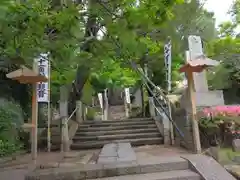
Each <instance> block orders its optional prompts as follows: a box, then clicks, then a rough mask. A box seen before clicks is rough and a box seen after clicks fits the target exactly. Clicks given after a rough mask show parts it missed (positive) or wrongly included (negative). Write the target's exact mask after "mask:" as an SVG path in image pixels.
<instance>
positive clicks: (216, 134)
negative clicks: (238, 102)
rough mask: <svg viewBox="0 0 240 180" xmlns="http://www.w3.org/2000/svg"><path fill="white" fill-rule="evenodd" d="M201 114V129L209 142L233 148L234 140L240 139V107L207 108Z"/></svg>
mask: <svg viewBox="0 0 240 180" xmlns="http://www.w3.org/2000/svg"><path fill="white" fill-rule="evenodd" d="M200 114H201V117H200V119H199V128H200V130H201V132H202V133H204V134H205V136H206V138H207V140H208V141H211V142H212V141H217V144H219V143H221V144H222V145H224V146H225V145H226V146H231V144H232V140H233V139H235V138H239V132H240V131H239V130H240V106H216V107H211V108H205V109H203V111H202V112H201V113H200ZM202 140H203V139H202ZM215 144H216V143H215Z"/></svg>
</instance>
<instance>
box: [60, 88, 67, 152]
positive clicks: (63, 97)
mask: <svg viewBox="0 0 240 180" xmlns="http://www.w3.org/2000/svg"><path fill="white" fill-rule="evenodd" d="M60 116H61V119H62V130H61V132H62V133H61V134H62V145H61V150H62V151H63V152H67V151H69V136H68V122H67V119H68V90H67V87H66V86H62V87H60Z"/></svg>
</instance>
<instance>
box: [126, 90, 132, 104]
mask: <svg viewBox="0 0 240 180" xmlns="http://www.w3.org/2000/svg"><path fill="white" fill-rule="evenodd" d="M125 97H126V102H127V103H128V104H130V103H131V100H130V92H129V88H125Z"/></svg>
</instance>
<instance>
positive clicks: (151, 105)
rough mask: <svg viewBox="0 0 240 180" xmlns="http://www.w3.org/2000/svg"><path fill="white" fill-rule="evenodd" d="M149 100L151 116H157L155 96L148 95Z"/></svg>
mask: <svg viewBox="0 0 240 180" xmlns="http://www.w3.org/2000/svg"><path fill="white" fill-rule="evenodd" d="M148 102H149V112H150V116H151V117H155V116H156V111H155V107H154V99H153V97H148Z"/></svg>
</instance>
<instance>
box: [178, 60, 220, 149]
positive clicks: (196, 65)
mask: <svg viewBox="0 0 240 180" xmlns="http://www.w3.org/2000/svg"><path fill="white" fill-rule="evenodd" d="M218 64H219V62H218V61H215V60H211V59H209V58H207V57H205V56H204V55H200V56H199V57H197V58H196V59H194V60H190V61H188V62H187V63H186V64H185V65H184V66H182V67H181V68H180V72H185V73H186V75H187V81H188V90H189V95H190V102H191V111H192V112H191V119H192V129H193V141H194V148H195V151H196V153H201V142H200V135H199V128H198V121H197V109H196V97H195V88H194V80H193V73H194V72H197V73H200V72H202V71H203V70H204V69H206V68H207V67H209V66H217V65H218Z"/></svg>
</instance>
